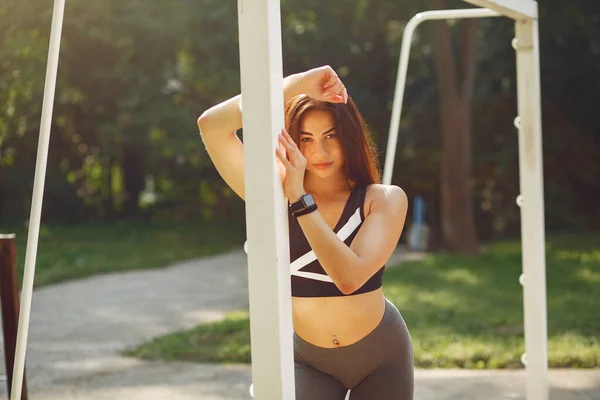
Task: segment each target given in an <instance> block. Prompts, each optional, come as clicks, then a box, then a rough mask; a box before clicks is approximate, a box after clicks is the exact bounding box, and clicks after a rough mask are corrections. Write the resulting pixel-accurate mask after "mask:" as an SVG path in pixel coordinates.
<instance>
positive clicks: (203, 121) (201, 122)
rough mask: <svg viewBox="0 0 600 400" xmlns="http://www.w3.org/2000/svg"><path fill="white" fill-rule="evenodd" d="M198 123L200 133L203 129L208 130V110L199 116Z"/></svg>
mask: <svg viewBox="0 0 600 400" xmlns="http://www.w3.org/2000/svg"><path fill="white" fill-rule="evenodd" d="M196 124H197V125H198V129H199V130H200V134H202V132H203V131H206V129H207V125H208V116H207V115H206V111H205V112H203V113H202V115H200V116H199V117H198V120H197V121H196Z"/></svg>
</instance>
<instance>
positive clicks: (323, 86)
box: [300, 65, 348, 103]
mask: <svg viewBox="0 0 600 400" xmlns="http://www.w3.org/2000/svg"><path fill="white" fill-rule="evenodd" d="M300 75H301V78H300V84H301V88H302V92H303V93H305V94H306V95H307V96H309V97H312V98H313V99H315V100H320V101H328V102H330V103H346V102H347V101H348V92H347V91H346V87H345V86H344V84H343V83H342V80H341V79H340V78H339V77H338V76H337V74H336V73H335V71H334V70H333V68H331V67H330V66H329V65H325V66H323V67H319V68H314V69H310V70H308V71H306V72H303V73H302V74H300Z"/></svg>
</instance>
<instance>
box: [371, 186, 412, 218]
mask: <svg viewBox="0 0 600 400" xmlns="http://www.w3.org/2000/svg"><path fill="white" fill-rule="evenodd" d="M366 189H367V191H366V195H365V211H366V212H365V217H367V216H368V215H369V214H370V213H371V212H372V211H374V210H376V209H381V210H385V211H387V212H393V211H394V210H399V211H402V210H406V208H407V207H408V197H407V195H406V192H404V190H403V189H402V188H401V187H399V186H396V185H383V184H379V183H373V184H370V185H368V186H367V188H366Z"/></svg>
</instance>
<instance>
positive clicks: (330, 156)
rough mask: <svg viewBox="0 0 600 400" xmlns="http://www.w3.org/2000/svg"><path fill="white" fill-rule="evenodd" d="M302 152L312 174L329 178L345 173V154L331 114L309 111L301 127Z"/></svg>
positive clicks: (307, 167) (322, 111) (323, 111)
mask: <svg viewBox="0 0 600 400" xmlns="http://www.w3.org/2000/svg"><path fill="white" fill-rule="evenodd" d="M300 151H301V152H302V154H303V155H304V157H305V158H306V170H307V171H308V172H310V173H311V174H315V175H316V176H319V177H321V178H327V177H331V176H334V175H336V174H339V173H340V172H342V171H343V167H344V154H343V150H342V146H341V143H340V141H339V138H338V135H337V133H336V131H335V119H334V117H333V115H332V114H331V113H330V112H328V111H325V110H310V111H307V113H306V115H305V116H304V118H303V119H302V124H301V126H300Z"/></svg>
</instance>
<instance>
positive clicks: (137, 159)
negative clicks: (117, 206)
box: [123, 144, 145, 217]
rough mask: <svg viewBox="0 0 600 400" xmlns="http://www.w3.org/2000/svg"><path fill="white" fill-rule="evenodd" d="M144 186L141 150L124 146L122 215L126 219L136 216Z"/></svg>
mask: <svg viewBox="0 0 600 400" xmlns="http://www.w3.org/2000/svg"><path fill="white" fill-rule="evenodd" d="M144 184H145V182H144V158H143V155H142V154H141V150H140V149H139V147H138V146H136V145H135V144H126V145H125V146H124V148H123V186H124V190H125V199H124V202H123V214H124V215H125V216H126V217H137V216H138V214H139V210H140V207H139V198H140V193H142V190H144Z"/></svg>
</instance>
